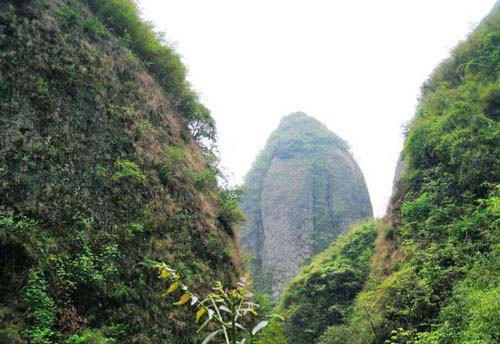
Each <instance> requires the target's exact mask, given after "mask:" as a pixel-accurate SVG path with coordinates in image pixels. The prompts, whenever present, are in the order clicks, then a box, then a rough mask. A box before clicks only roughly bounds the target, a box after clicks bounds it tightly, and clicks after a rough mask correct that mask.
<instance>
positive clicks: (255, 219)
mask: <svg viewBox="0 0 500 344" xmlns="http://www.w3.org/2000/svg"><path fill="white" fill-rule="evenodd" d="M243 210H244V211H245V214H246V215H247V218H248V221H247V223H246V224H245V225H244V226H243V228H242V243H243V245H244V247H245V249H246V250H247V251H248V253H249V254H250V255H251V256H252V259H251V268H252V270H253V274H254V281H255V286H256V289H257V290H259V291H264V292H268V293H270V294H272V295H273V296H274V297H279V295H280V294H281V292H282V290H283V287H284V285H285V283H286V282H287V281H288V280H289V279H291V278H292V277H293V276H294V275H295V274H296V273H297V272H298V270H299V268H300V267H301V266H302V265H304V264H306V263H308V262H309V260H310V258H311V257H312V256H313V255H315V254H317V253H318V252H320V251H322V250H324V249H325V248H327V247H328V246H329V244H330V243H331V242H333V241H334V240H335V239H336V237H337V236H338V235H339V234H341V233H344V232H345V231H347V229H348V227H349V225H351V224H352V223H354V222H356V221H358V220H360V219H365V218H369V217H371V216H372V207H371V203H370V199H369V195H368V190H367V187H366V184H365V181H364V178H363V175H362V173H361V170H360V169H359V167H358V165H357V164H356V162H355V161H354V159H353V158H352V156H351V155H350V153H349V150H348V147H347V144H346V143H345V142H344V141H343V140H342V139H340V138H339V137H338V136H336V135H335V134H333V133H332V132H330V131H329V130H328V129H327V128H326V127H325V126H324V125H323V124H321V123H320V122H318V121H317V120H315V119H313V118H311V117H309V116H307V115H305V114H304V113H300V112H299V113H294V114H291V115H289V116H286V117H284V118H283V119H282V121H281V123H280V125H279V127H278V129H277V130H275V131H274V132H273V134H272V135H271V137H270V138H269V140H268V142H267V144H266V147H265V149H264V150H263V151H262V152H261V153H260V155H259V156H258V158H257V159H256V161H255V163H254V166H253V168H252V170H251V171H250V172H249V173H248V175H247V177H246V192H245V194H244V195H243Z"/></svg>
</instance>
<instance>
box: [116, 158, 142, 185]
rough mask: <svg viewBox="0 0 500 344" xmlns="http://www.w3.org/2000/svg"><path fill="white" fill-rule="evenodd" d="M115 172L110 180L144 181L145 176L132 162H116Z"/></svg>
mask: <svg viewBox="0 0 500 344" xmlns="http://www.w3.org/2000/svg"><path fill="white" fill-rule="evenodd" d="M115 168H116V172H115V173H113V176H112V177H111V179H113V180H120V179H124V178H125V179H126V180H127V181H129V182H130V181H138V182H144V181H146V176H145V175H144V173H142V171H141V169H140V167H139V166H138V165H137V164H136V163H135V162H132V161H129V160H117V161H116V162H115Z"/></svg>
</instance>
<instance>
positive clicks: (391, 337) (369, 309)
mask: <svg viewBox="0 0 500 344" xmlns="http://www.w3.org/2000/svg"><path fill="white" fill-rule="evenodd" d="M499 100H500V2H497V4H496V5H495V7H494V8H493V10H492V12H491V13H490V15H489V16H488V17H487V18H486V19H485V20H484V21H483V22H482V23H481V25H480V26H479V27H478V28H477V29H476V30H475V31H474V32H473V33H472V34H471V35H470V36H469V38H468V39H467V41H465V42H463V43H461V44H460V45H459V46H458V47H457V48H456V49H455V50H454V51H453V53H452V56H451V57H450V58H449V59H447V60H445V61H444V62H443V63H442V64H441V65H440V66H439V67H438V68H437V69H436V70H435V71H434V73H433V74H432V76H431V77H430V79H429V80H428V81H427V82H426V83H425V84H424V86H423V88H422V98H421V102H420V105H419V108H418V110H417V113H416V116H415V118H414V120H413V122H412V123H411V124H410V126H409V128H408V131H407V138H406V142H405V146H404V151H403V154H402V161H401V163H400V164H399V172H398V173H397V174H398V175H399V176H398V177H397V179H396V182H395V190H394V195H393V198H392V200H391V204H390V209H389V212H388V214H387V215H386V217H385V219H384V220H383V222H382V224H381V225H380V226H379V228H378V234H377V239H376V242H375V253H374V256H373V259H372V262H371V269H370V274H369V277H368V279H367V281H366V284H365V286H364V288H363V290H362V291H361V292H360V293H359V294H358V295H357V297H356V300H355V303H354V305H353V307H352V309H351V310H350V311H349V312H347V313H346V314H345V317H344V319H343V321H342V322H340V323H339V324H336V325H333V326H331V327H329V328H328V329H327V330H326V331H325V332H324V333H323V335H322V337H321V338H320V339H319V340H317V341H316V342H317V343H321V344H332V343H355V344H356V343H359V344H361V343H363V344H367V343H374V344H382V343H415V344H416V343H419V344H430V343H432V344H437V343H440V344H451V343H454V344H462V343H463V344H465V343H481V344H490V343H491V344H492V343H498V342H500V337H499V333H500V322H499V319H500V307H499V304H498V300H499V299H500V259H499V258H500V257H499V254H500V194H499V192H500V186H499V182H500V166H499V164H500V123H499V119H500V101H499ZM338 257H340V256H338ZM316 265H318V266H316ZM324 268H326V267H325V262H323V261H322V260H320V259H318V260H314V261H313V266H311V267H308V268H307V269H311V270H321V269H324ZM349 282H353V283H356V282H357V279H351V280H350V281H344V283H346V284H348V283H349ZM323 285H324V286H327V285H328V284H327V281H325V282H324V283H323ZM292 286H293V284H292ZM311 286H314V284H312V285H310V286H309V288H311ZM324 286H323V287H324ZM317 288H318V289H321V288H322V286H319V287H317ZM306 290H307V288H306ZM303 295H307V294H306V293H305V292H304V293H303ZM332 297H335V295H332ZM284 300H286V298H285V299H284ZM312 300H313V301H310V302H312V303H313V304H312V305H309V307H310V308H315V309H316V316H320V315H321V314H322V313H323V312H324V309H323V308H322V307H321V306H322V303H321V300H322V299H318V301H317V302H314V299H312ZM311 317H312V316H311ZM308 328H309V325H308V324H305V325H304V326H303V327H302V329H304V330H306V329H308ZM294 331H298V329H294ZM300 343H304V344H305V343H308V344H309V343H310V341H307V340H306V341H302V342H300Z"/></svg>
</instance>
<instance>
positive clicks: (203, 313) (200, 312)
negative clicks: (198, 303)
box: [196, 308, 207, 322]
mask: <svg viewBox="0 0 500 344" xmlns="http://www.w3.org/2000/svg"><path fill="white" fill-rule="evenodd" d="M206 312H207V310H206V309H205V308H200V309H199V310H198V312H196V322H198V321H200V319H201V317H202V316H203V315H205V313H206Z"/></svg>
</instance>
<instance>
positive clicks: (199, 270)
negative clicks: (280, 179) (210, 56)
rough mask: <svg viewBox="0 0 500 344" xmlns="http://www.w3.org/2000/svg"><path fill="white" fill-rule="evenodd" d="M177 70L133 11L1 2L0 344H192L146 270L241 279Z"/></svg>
mask: <svg viewBox="0 0 500 344" xmlns="http://www.w3.org/2000/svg"><path fill="white" fill-rule="evenodd" d="M89 6H90V7H89ZM113 18H114V19H113ZM111 19H113V20H111ZM160 62H161V63H160ZM161 66H163V67H164V69H161V68H160V67H161ZM184 70H185V68H184V67H183V66H182V64H181V63H180V59H179V57H178V56H177V54H175V52H173V51H172V50H171V49H170V48H168V47H163V46H162V45H161V44H160V43H159V38H158V36H156V35H155V34H154V33H153V32H152V31H151V28H150V27H149V26H148V25H147V24H145V23H143V22H141V21H140V19H139V17H138V13H137V8H136V5H135V4H134V2H133V1H129V0H119V1H118V0H116V1H115V0H113V1H111V0H110V1H107V0H103V1H101V0H100V1H98V2H94V1H76V0H51V1H45V0H42V1H29V0H26V1H1V2H0V272H1V274H0V310H1V312H0V334H1V335H0V336H2V340H3V342H2V343H4V342H5V341H6V340H7V342H6V343H18V342H19V340H20V338H24V340H27V341H28V342H32V343H47V344H49V343H63V342H65V341H66V340H68V341H69V342H70V343H73V342H75V343H76V342H78V343H87V342H89V343H90V342H92V343H93V342H102V343H105V342H106V343H112V342H120V343H159V342H168V343H193V342H195V341H196V340H197V335H196V331H195V329H196V325H195V324H193V323H192V320H191V316H192V315H191V314H189V312H187V313H186V314H184V312H182V311H180V310H178V309H176V308H175V307H173V306H170V305H168V304H166V302H165V301H163V300H162V297H161V294H162V290H161V285H160V284H159V283H158V282H157V277H156V274H155V273H154V271H153V270H152V269H150V268H149V267H148V264H147V262H148V261H149V260H152V261H166V262H168V263H169V264H171V265H172V266H175V267H176V269H177V270H179V271H180V272H181V273H182V274H183V275H184V276H185V277H186V278H187V279H188V280H190V281H191V282H193V285H195V286H198V287H197V288H199V289H200V290H198V292H200V293H203V292H204V291H206V290H204V289H203V288H207V287H208V286H210V285H212V284H213V283H214V282H215V281H216V280H222V281H223V283H224V284H225V285H230V284H231V283H232V282H233V281H235V277H237V275H238V274H239V272H240V270H241V266H240V265H239V263H238V261H240V260H239V259H238V255H239V250H238V245H237V243H236V240H235V237H234V228H233V225H232V221H231V220H230V219H231V218H232V217H231V216H232V214H231V212H232V211H233V210H234V209H233V208H229V209H227V208H228V206H227V205H226V206H225V207H224V209H225V210H224V212H221V210H220V209H221V208H220V207H219V205H220V204H221V203H224V202H226V201H227V200H225V199H226V198H227V197H226V198H224V197H221V196H220V190H219V189H218V187H217V185H216V179H215V172H214V170H213V169H212V168H211V166H209V163H207V159H206V156H205V153H204V152H205V150H204V149H203V148H202V147H200V145H199V144H198V143H197V140H196V139H198V138H200V135H202V134H203V133H205V134H207V135H208V133H209V132H208V131H203V130H202V131H201V132H200V130H201V129H200V127H201V128H202V129H203V128H204V129H207V130H208V129H209V127H210V125H211V124H213V120H211V118H210V119H207V118H205V119H204V120H203V119H202V118H200V117H199V116H200V114H201V115H202V116H209V114H208V113H207V112H206V111H205V110H206V109H205V108H203V106H202V105H201V104H199V103H197V99H196V96H195V95H194V93H193V92H192V91H191V90H189V88H188V86H187V82H186V80H185V73H184ZM188 103H189V106H188V105H187V104H188ZM202 110H203V111H202ZM203 123H204V124H205V127H203V126H202V125H201V124H203ZM197 124H199V125H200V126H197ZM207 135H205V136H204V137H207ZM202 136H203V135H202ZM208 136H210V135H208ZM228 219H229V220H228ZM5 338H8V339H5ZM9 338H10V339H9ZM82 338H94V339H92V341H91V339H88V340H87V341H84V339H82ZM95 338H100V339H99V340H97V339H95Z"/></svg>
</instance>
